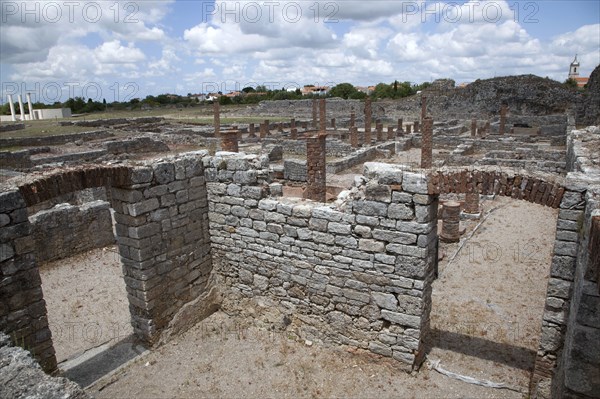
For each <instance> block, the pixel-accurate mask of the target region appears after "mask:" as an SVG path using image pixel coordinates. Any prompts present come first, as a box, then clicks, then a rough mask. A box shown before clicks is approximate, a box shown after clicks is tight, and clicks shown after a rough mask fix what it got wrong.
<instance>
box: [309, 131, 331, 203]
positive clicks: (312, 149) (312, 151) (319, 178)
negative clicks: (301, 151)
mask: <svg viewBox="0 0 600 399" xmlns="http://www.w3.org/2000/svg"><path fill="white" fill-rule="evenodd" d="M326 137H327V136H326V135H324V134H320V135H318V136H316V137H308V138H307V139H306V155H307V162H306V166H307V172H306V177H307V187H306V193H305V196H306V198H308V199H311V200H313V201H319V202H325V200H326V195H325V194H326V169H325V139H326Z"/></svg>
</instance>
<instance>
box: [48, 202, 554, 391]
mask: <svg viewBox="0 0 600 399" xmlns="http://www.w3.org/2000/svg"><path fill="white" fill-rule="evenodd" d="M483 206H484V211H489V210H491V209H492V208H496V209H495V210H494V211H493V212H491V213H490V215H489V216H488V217H487V219H486V220H485V221H484V222H483V223H482V224H481V225H480V226H479V227H478V229H477V230H476V232H475V233H474V234H472V236H471V237H470V238H469V239H468V241H467V242H466V243H465V245H464V246H463V247H462V249H461V250H460V251H459V252H458V254H457V255H456V256H455V257H454V260H453V261H452V262H450V263H449V260H450V259H451V258H452V257H453V255H454V253H455V252H456V251H457V249H458V248H459V244H442V246H441V247H440V251H441V252H442V253H444V254H445V257H444V259H443V260H442V261H440V265H439V271H440V276H439V279H437V280H436V281H435V283H434V288H433V306H432V312H431V326H432V329H433V332H432V334H431V335H430V336H429V337H428V338H427V344H428V346H429V347H430V351H429V355H428V358H429V359H431V360H439V361H440V366H441V367H443V368H444V369H446V370H449V371H452V372H456V373H460V374H464V375H469V376H472V377H475V378H478V379H489V380H492V381H494V382H501V383H505V384H507V385H508V386H510V387H513V388H514V389H515V390H516V391H513V390H508V389H492V388H485V387H482V386H477V385H472V384H467V383H464V382H461V381H457V380H455V379H452V378H449V377H447V376H444V375H442V374H440V373H438V372H436V371H434V370H430V369H428V367H427V365H425V366H423V367H422V368H421V370H420V371H419V372H418V373H413V374H407V373H406V372H404V371H401V370H400V369H399V367H398V365H397V363H395V362H394V361H392V360H390V359H386V358H381V357H380V356H377V355H374V354H371V353H368V352H365V351H362V350H355V349H353V348H347V347H340V346H327V345H321V344H312V343H310V342H305V341H303V340H300V339H299V338H298V335H297V334H296V333H295V332H294V331H293V325H292V326H291V327H290V328H289V329H288V330H286V331H281V332H274V331H269V329H268V328H267V327H266V326H268V325H269V323H268V322H269V320H270V317H274V316H272V315H273V314H276V313H277V310H276V309H273V308H265V307H263V308H261V306H260V305H254V306H257V309H256V311H253V312H252V313H253V314H255V316H254V318H251V319H248V318H241V317H239V316H237V315H236V314H227V313H225V312H223V311H219V312H217V313H215V314H213V315H212V316H210V317H209V318H207V319H206V320H204V321H203V322H201V323H199V324H197V325H196V326H195V327H194V328H192V329H191V330H189V331H188V332H186V333H184V334H183V335H181V336H179V337H177V338H176V339H175V340H173V341H171V342H169V343H168V344H165V345H163V346H162V347H160V348H158V349H155V350H153V351H151V352H150V353H148V354H147V355H144V356H141V357H139V358H138V359H136V360H135V361H134V362H132V363H131V364H129V365H127V366H126V367H124V368H122V369H120V370H119V371H117V372H116V373H115V374H113V375H111V376H107V377H105V378H103V379H101V380H99V381H98V382H96V383H95V384H94V385H93V386H91V387H89V388H88V392H89V393H90V394H91V395H93V396H94V397H97V398H125V397H136V398H138V397H139V398H142V397H143V398H181V397H194V398H195V397H246V398H254V397H256V398H263V397H274V398H280V397H281V398H285V397H294V398H296V397H324V398H329V397H355V398H370V397H379V398H385V397H390V398H391V397H394V398H398V397H402V398H411V397H414V398H440V397H444V398H465V397H469V398H522V397H524V396H525V393H526V390H527V385H528V381H529V375H530V372H531V369H532V367H533V355H534V353H535V350H536V348H537V342H538V339H539V334H540V327H541V315H542V310H543V304H544V297H545V291H546V284H547V275H548V269H549V264H550V258H551V251H552V245H553V241H554V228H555V224H556V216H557V213H556V210H553V209H549V208H543V207H541V206H538V205H534V204H530V203H527V202H524V201H513V200H510V199H507V198H498V199H496V200H494V201H487V202H485V203H484V204H483ZM479 222H480V221H468V222H465V223H464V227H466V229H467V231H466V233H465V236H463V237H468V236H469V235H470V234H471V232H472V230H473V229H474V228H475V226H476V225H477V224H478V223H479ZM549 232H550V233H549ZM42 281H43V288H44V294H45V297H46V301H47V302H48V308H49V320H50V328H51V330H52V331H53V334H54V339H55V346H56V348H57V353H58V354H59V360H62V359H65V358H68V357H70V356H72V355H74V354H76V353H78V352H81V351H82V350H84V349H86V348H90V347H94V346H97V345H99V344H101V343H103V342H106V341H108V340H111V339H117V338H122V337H123V336H125V335H127V334H129V333H130V332H131V330H130V327H129V330H126V328H125V327H127V326H128V320H129V312H128V308H127V301H126V296H125V293H124V283H123V281H122V279H121V271H120V265H119V261H118V257H117V256H116V254H115V252H114V248H107V249H101V250H95V251H90V252H89V253H87V254H82V255H80V256H77V257H74V258H71V259H67V260H62V261H60V262H55V263H54V264H49V265H45V266H44V267H43V268H42ZM65 281H68V282H69V283H66V284H65V283H64V282H65ZM269 315H271V316H269ZM265 322H266V323H265ZM65 325H69V326H70V325H74V326H79V327H78V328H75V329H74V331H75V332H76V333H75V334H72V335H69V334H65V332H64V331H65V328H64V326H65ZM114 325H118V326H120V327H119V328H118V334H116V335H115V334H114V333H111V330H110V329H109V328H106V327H104V326H114ZM85 326H88V327H87V329H86V328H85ZM90 326H95V327H94V328H95V329H94V328H92V327H90ZM98 326H100V327H98ZM60 328H62V330H61V329H60ZM72 330H73V329H72ZM57 331H60V334H58V333H57ZM77 331H83V332H85V331H87V334H84V333H77ZM90 331H96V333H95V334H92V333H91V332H90ZM105 331H106V333H105ZM518 391H520V392H518Z"/></svg>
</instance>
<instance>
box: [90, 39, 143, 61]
mask: <svg viewBox="0 0 600 399" xmlns="http://www.w3.org/2000/svg"><path fill="white" fill-rule="evenodd" d="M96 58H97V59H98V61H99V62H100V63H104V64H131V63H136V62H141V61H144V60H145V59H146V56H145V55H144V53H143V52H142V51H141V50H140V49H138V48H135V47H134V46H133V44H132V43H129V45H128V46H127V47H125V46H123V45H121V42H120V41H118V40H112V41H110V42H105V43H102V45H100V46H99V47H98V48H96Z"/></svg>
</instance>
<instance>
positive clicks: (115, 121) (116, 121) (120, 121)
mask: <svg viewBox="0 0 600 399" xmlns="http://www.w3.org/2000/svg"><path fill="white" fill-rule="evenodd" d="M163 120H164V118H162V117H155V116H148V117H141V118H112V119H94V120H91V121H85V120H84V121H66V122H59V123H60V125H61V126H84V127H100V126H114V125H124V124H127V123H136V124H140V123H157V122H161V121H163Z"/></svg>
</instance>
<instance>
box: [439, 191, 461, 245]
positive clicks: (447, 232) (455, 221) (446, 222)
mask: <svg viewBox="0 0 600 399" xmlns="http://www.w3.org/2000/svg"><path fill="white" fill-rule="evenodd" d="M440 240H442V241H444V242H457V241H459V240H460V203H459V202H456V201H447V202H446V203H445V204H444V207H443V208H442V234H440Z"/></svg>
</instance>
